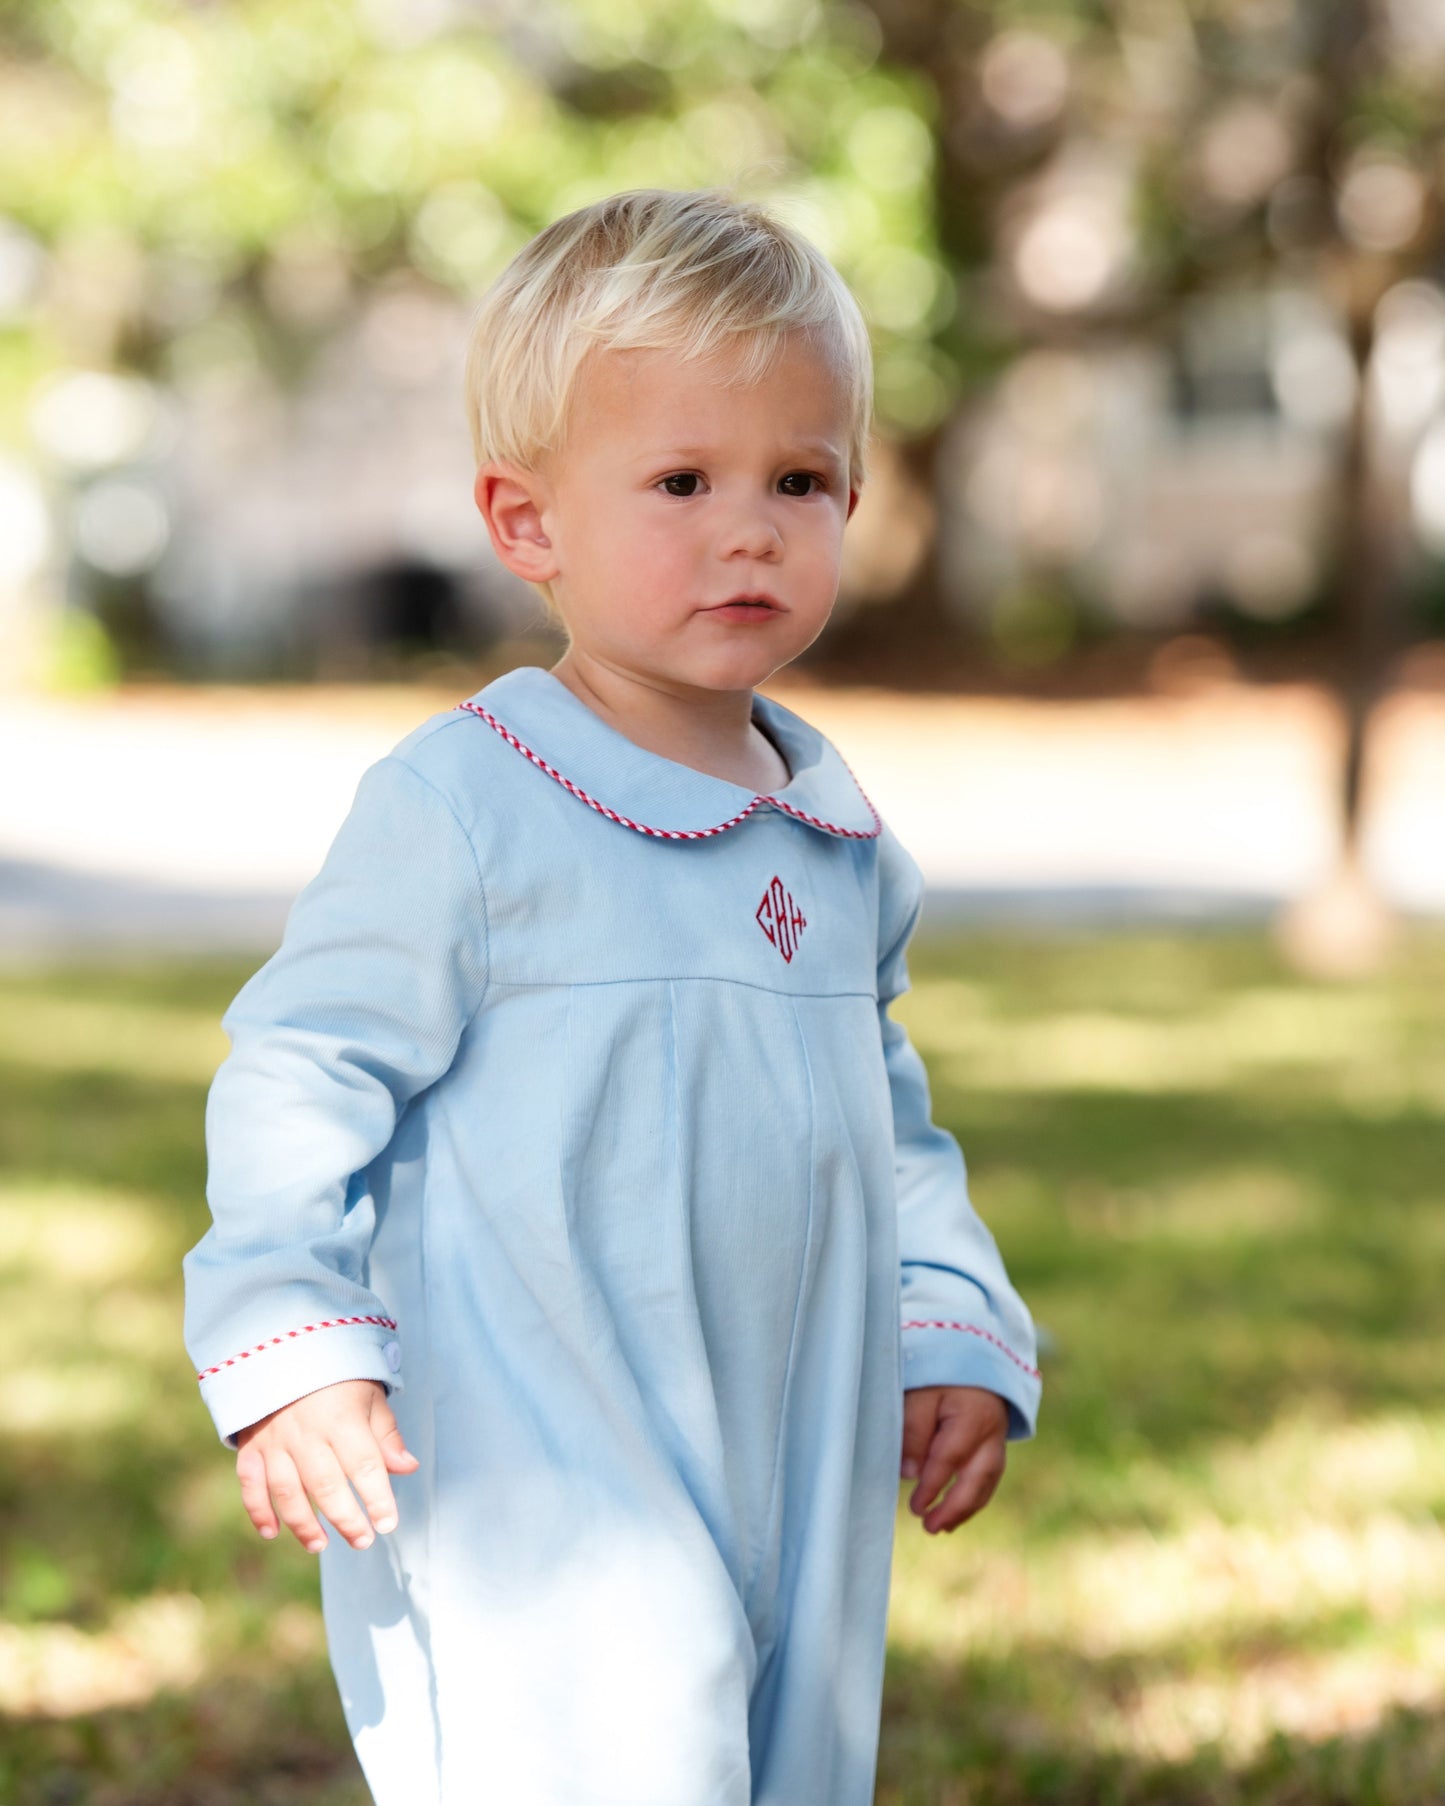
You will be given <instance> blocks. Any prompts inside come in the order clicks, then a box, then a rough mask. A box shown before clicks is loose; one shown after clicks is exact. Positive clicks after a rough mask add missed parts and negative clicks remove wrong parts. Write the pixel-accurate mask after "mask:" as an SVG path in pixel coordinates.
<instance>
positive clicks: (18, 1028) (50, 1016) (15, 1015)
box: [0, 987, 230, 1084]
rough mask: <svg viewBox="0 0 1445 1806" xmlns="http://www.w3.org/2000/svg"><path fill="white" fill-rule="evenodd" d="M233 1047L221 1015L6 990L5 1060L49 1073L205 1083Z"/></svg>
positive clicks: (0, 1036)
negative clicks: (224, 1028)
mask: <svg viewBox="0 0 1445 1806" xmlns="http://www.w3.org/2000/svg"><path fill="white" fill-rule="evenodd" d="M229 1048H230V1042H229V1041H228V1040H227V1038H226V1034H225V1031H224V1030H223V1029H222V1028H221V1025H220V1021H219V1018H218V1016H217V1014H215V1013H214V1012H212V1011H210V1010H186V1009H179V1008H177V1007H176V1006H174V1005H170V1006H165V1005H161V1004H142V1003H138V1002H126V1003H110V1002H103V1001H100V1000H99V999H91V998H78V997H57V996H48V995H45V994H43V993H39V994H37V993H35V992H31V991H28V990H20V989H16V988H13V987H12V988H9V989H8V990H7V992H6V996H5V1007H4V1009H3V1010H0V1060H4V1061H6V1062H8V1063H9V1064H11V1065H15V1066H29V1067H34V1068H39V1069H41V1070H43V1071H47V1072H76V1073H80V1072H110V1073H117V1074H120V1075H122V1076H125V1077H136V1078H143V1079H160V1080H170V1081H179V1082H183V1083H184V1082H193V1083H196V1084H207V1083H208V1082H209V1081H210V1079H211V1077H212V1075H213V1074H214V1072H215V1070H216V1068H217V1067H218V1066H219V1065H220V1063H221V1061H222V1060H223V1059H224V1058H225V1057H226V1054H227V1052H228V1051H229Z"/></svg>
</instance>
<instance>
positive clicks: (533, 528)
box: [472, 459, 559, 583]
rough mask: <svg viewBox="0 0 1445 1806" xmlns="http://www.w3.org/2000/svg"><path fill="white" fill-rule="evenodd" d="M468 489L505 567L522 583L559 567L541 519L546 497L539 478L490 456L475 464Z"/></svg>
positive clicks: (544, 579) (545, 579)
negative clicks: (472, 481) (484, 461)
mask: <svg viewBox="0 0 1445 1806" xmlns="http://www.w3.org/2000/svg"><path fill="white" fill-rule="evenodd" d="M472 495H473V498H474V499H475V501H476V504H477V507H478V509H479V510H480V512H481V516H482V519H483V520H484V521H485V522H486V523H487V532H488V534H489V535H490V537H491V541H492V547H493V550H494V551H495V552H496V554H497V557H498V558H500V559H501V561H502V563H503V564H504V565H506V567H507V569H508V570H509V571H511V572H513V573H514V574H515V575H516V576H518V577H521V578H524V579H525V580H526V581H527V582H528V583H549V582H550V581H551V580H552V578H554V577H555V576H556V575H557V573H558V569H559V567H558V563H557V557H556V554H555V552H554V551H553V549H552V542H551V540H550V539H549V538H548V537H547V532H546V527H545V522H544V515H545V512H546V510H547V507H548V504H549V501H550V496H549V493H548V490H547V485H546V483H545V481H544V479H543V478H542V477H541V476H539V475H538V473H537V472H536V471H531V470H523V469H522V468H521V467H520V466H519V465H516V464H507V463H501V462H498V461H497V460H495V459H494V460H492V461H491V462H489V463H486V464H483V465H482V467H481V468H480V469H479V470H478V472H477V476H476V481H475V483H474V484H473V485H472Z"/></svg>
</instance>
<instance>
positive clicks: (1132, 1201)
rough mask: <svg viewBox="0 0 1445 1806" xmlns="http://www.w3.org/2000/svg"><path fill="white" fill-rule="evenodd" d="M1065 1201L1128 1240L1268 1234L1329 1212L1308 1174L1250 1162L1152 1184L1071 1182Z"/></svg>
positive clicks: (1105, 1231) (1077, 1217) (1095, 1228)
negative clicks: (1091, 1185) (1105, 1185)
mask: <svg viewBox="0 0 1445 1806" xmlns="http://www.w3.org/2000/svg"><path fill="white" fill-rule="evenodd" d="M1061 1203H1062V1207H1063V1210H1064V1214H1065V1216H1066V1217H1068V1218H1069V1219H1070V1220H1071V1221H1074V1222H1075V1223H1076V1225H1077V1226H1078V1227H1080V1228H1087V1229H1088V1230H1089V1231H1090V1232H1091V1233H1094V1234H1099V1235H1105V1236H1109V1237H1111V1238H1115V1239H1117V1240H1120V1241H1139V1240H1146V1239H1147V1240H1161V1241H1178V1242H1233V1241H1238V1240H1241V1239H1249V1238H1254V1237H1259V1238H1267V1237H1269V1236H1272V1235H1282V1234H1294V1233H1297V1232H1298V1231H1299V1230H1301V1229H1305V1228H1309V1227H1311V1226H1313V1225H1315V1224H1317V1223H1318V1222H1319V1221H1320V1220H1321V1217H1322V1214H1323V1211H1322V1205H1323V1201H1322V1200H1321V1198H1320V1196H1319V1193H1318V1191H1317V1189H1316V1188H1314V1187H1312V1186H1311V1185H1310V1184H1309V1183H1308V1182H1307V1181H1306V1180H1305V1178H1304V1177H1303V1175H1301V1174H1299V1173H1293V1172H1289V1171H1286V1170H1284V1169H1282V1168H1279V1167H1269V1166H1253V1165H1248V1164H1244V1165H1230V1164H1225V1165H1223V1166H1220V1167H1215V1168H1212V1169H1211V1170H1210V1171H1209V1172H1208V1173H1204V1174H1199V1173H1193V1172H1187V1173H1179V1174H1177V1175H1174V1176H1172V1177H1171V1178H1169V1179H1168V1180H1162V1181H1160V1182H1159V1183H1158V1184H1155V1185H1152V1186H1149V1187H1134V1186H1118V1187H1112V1188H1105V1187H1087V1186H1071V1187H1069V1188H1067V1189H1066V1190H1065V1192H1064V1194H1063V1197H1062V1199H1061Z"/></svg>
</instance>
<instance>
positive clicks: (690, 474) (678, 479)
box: [662, 470, 698, 500]
mask: <svg viewBox="0 0 1445 1806" xmlns="http://www.w3.org/2000/svg"><path fill="white" fill-rule="evenodd" d="M697 480H698V477H697V472H696V471H695V470H675V471H674V472H673V473H672V475H671V476H670V477H664V478H663V479H662V481H663V482H664V483H695V482H697ZM667 493H668V494H669V495H677V496H681V497H682V499H684V500H685V499H686V498H687V497H688V496H690V495H692V494H693V493H694V492H693V491H692V490H691V489H687V490H677V489H669V490H668V492H667Z"/></svg>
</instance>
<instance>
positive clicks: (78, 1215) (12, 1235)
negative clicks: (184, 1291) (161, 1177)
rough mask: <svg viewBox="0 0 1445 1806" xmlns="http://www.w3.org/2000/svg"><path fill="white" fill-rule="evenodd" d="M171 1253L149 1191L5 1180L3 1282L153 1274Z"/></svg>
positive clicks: (0, 1230)
mask: <svg viewBox="0 0 1445 1806" xmlns="http://www.w3.org/2000/svg"><path fill="white" fill-rule="evenodd" d="M169 1256H170V1246H169V1243H168V1241H167V1240H166V1238H165V1237H163V1236H162V1234H161V1232H160V1226H159V1222H158V1212H157V1208H156V1206H155V1205H154V1204H153V1203H151V1202H150V1201H149V1200H148V1199H145V1198H140V1197H136V1196H133V1195H132V1194H129V1193H126V1192H120V1191H109V1190H100V1189H97V1188H90V1187H88V1188H86V1189H84V1190H79V1189H76V1188H74V1187H70V1186H60V1185H45V1184H39V1183H36V1184H28V1185H27V1184H20V1183H9V1184H5V1185H3V1186H0V1282H3V1281H6V1280H10V1279H13V1278H15V1277H19V1278H21V1279H22V1280H24V1281H25V1282H27V1283H34V1284H41V1283H45V1282H56V1283H59V1284H60V1285H62V1286H65V1287H67V1288H69V1287H81V1288H83V1289H85V1290H94V1289H98V1288H100V1287H102V1286H108V1285H112V1284H114V1283H115V1282H116V1281H117V1280H121V1279H133V1278H136V1277H139V1276H142V1275H147V1274H152V1273H154V1271H155V1269H156V1267H157V1266H158V1264H159V1263H160V1262H162V1261H164V1260H166V1259H168V1258H169Z"/></svg>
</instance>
